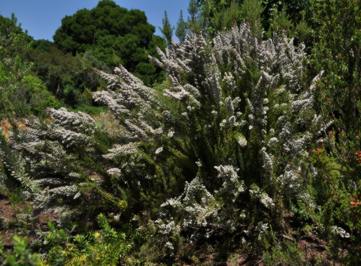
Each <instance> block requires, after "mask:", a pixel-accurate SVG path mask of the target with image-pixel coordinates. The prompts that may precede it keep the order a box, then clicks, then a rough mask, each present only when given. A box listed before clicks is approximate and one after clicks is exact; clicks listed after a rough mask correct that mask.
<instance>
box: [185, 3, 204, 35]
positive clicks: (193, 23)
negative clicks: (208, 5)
mask: <svg viewBox="0 0 361 266" xmlns="http://www.w3.org/2000/svg"><path fill="white" fill-rule="evenodd" d="M188 13H189V19H188V26H189V29H190V30H191V31H192V32H199V31H200V30H201V25H200V3H199V1H197V0H190V1H189V5H188Z"/></svg>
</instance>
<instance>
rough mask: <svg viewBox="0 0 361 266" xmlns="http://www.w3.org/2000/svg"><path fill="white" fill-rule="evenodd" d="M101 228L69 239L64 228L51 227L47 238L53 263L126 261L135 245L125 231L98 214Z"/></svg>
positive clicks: (114, 262)
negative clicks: (117, 229)
mask: <svg viewBox="0 0 361 266" xmlns="http://www.w3.org/2000/svg"><path fill="white" fill-rule="evenodd" d="M97 221H98V224H99V227H100V230H98V231H94V232H91V233H88V234H86V235H76V236H74V237H72V239H71V240H68V238H69V236H67V234H66V233H65V232H64V230H61V229H60V230H57V229H56V228H55V227H52V228H51V232H50V233H49V235H48V237H47V242H48V244H49V246H50V247H52V248H51V249H50V251H49V254H48V257H47V261H48V262H49V263H50V265H74V266H76V265H79V266H80V265H104V266H105V265H114V266H115V265H119V264H123V263H124V261H125V256H126V255H127V254H128V252H129V251H130V249H131V248H132V245H131V244H130V243H129V242H128V241H127V240H126V236H125V234H124V233H121V232H118V231H116V230H115V229H113V228H112V227H111V226H110V225H109V223H108V221H107V219H106V217H105V216H104V215H102V214H100V215H99V216H98V219H97Z"/></svg>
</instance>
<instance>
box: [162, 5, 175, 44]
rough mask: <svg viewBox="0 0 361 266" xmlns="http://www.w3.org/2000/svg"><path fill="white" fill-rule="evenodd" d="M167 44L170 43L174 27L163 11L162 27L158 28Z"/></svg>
mask: <svg viewBox="0 0 361 266" xmlns="http://www.w3.org/2000/svg"><path fill="white" fill-rule="evenodd" d="M160 30H161V32H162V34H163V36H164V38H165V40H166V41H167V43H168V45H171V44H172V37H173V30H174V28H173V27H172V25H171V24H170V22H169V19H168V14H167V11H164V17H163V19H162V27H161V28H160Z"/></svg>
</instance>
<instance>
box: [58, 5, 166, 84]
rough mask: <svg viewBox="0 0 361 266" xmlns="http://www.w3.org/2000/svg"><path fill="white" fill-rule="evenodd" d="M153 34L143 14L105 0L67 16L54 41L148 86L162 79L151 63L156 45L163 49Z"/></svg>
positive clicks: (99, 65) (160, 42) (62, 47)
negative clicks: (118, 68) (122, 69)
mask: <svg viewBox="0 0 361 266" xmlns="http://www.w3.org/2000/svg"><path fill="white" fill-rule="evenodd" d="M154 31H155V29H154V27H153V26H152V25H150V24H149V23H148V22H147V18H146V16H145V14H144V12H142V11H140V10H127V9H125V8H122V7H120V6H118V5H117V4H116V3H115V2H113V1H111V0H102V1H100V2H99V3H98V5H97V6H96V7H95V8H93V9H91V10H87V9H82V10H79V11H78V12H76V13H75V14H74V15H72V16H67V17H65V18H64V19H63V20H62V25H61V26H60V28H59V29H58V30H57V31H56V33H55V35H54V42H55V44H56V45H57V46H58V47H59V48H60V49H61V50H63V51H65V52H70V53H72V54H73V55H75V54H79V53H81V54H82V53H87V55H88V56H91V57H93V58H94V59H95V60H94V62H99V63H98V64H96V67H98V68H99V67H101V66H102V65H103V64H105V65H106V66H107V67H108V68H113V67H115V66H117V65H119V64H122V65H124V66H126V67H127V69H129V70H130V71H132V72H133V73H135V74H136V75H137V76H139V77H141V78H143V79H144V81H145V82H146V83H148V84H149V83H152V82H154V81H156V80H157V79H159V78H160V70H159V69H157V68H154V67H153V66H152V65H151V64H149V62H148V55H154V54H155V50H156V49H155V48H156V46H161V47H163V46H164V43H163V42H162V41H161V40H160V37H157V36H155V35H154Z"/></svg>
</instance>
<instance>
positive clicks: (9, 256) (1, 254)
mask: <svg viewBox="0 0 361 266" xmlns="http://www.w3.org/2000/svg"><path fill="white" fill-rule="evenodd" d="M0 260H1V261H2V262H3V263H4V265H9V266H28V265H29V266H42V265H46V263H44V261H43V260H42V258H41V256H40V255H39V254H35V253H33V252H32V251H31V249H30V248H29V245H28V241H27V240H26V239H25V238H22V237H19V236H15V237H14V238H13V248H12V249H11V250H5V249H4V247H3V246H2V245H1V244H0Z"/></svg>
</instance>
